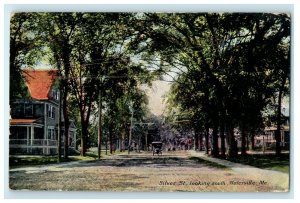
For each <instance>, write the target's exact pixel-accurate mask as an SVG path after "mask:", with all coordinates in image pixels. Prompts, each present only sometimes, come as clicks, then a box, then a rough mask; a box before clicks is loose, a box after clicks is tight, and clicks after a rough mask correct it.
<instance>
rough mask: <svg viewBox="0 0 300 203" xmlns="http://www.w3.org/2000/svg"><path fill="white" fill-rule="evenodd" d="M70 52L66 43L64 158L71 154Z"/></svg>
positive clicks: (64, 53) (64, 60)
mask: <svg viewBox="0 0 300 203" xmlns="http://www.w3.org/2000/svg"><path fill="white" fill-rule="evenodd" d="M70 54H71V50H70V48H69V45H68V44H65V46H64V47H63V50H62V57H63V64H64V72H65V75H64V79H63V87H64V88H63V91H64V92H63V116H64V138H65V139H64V158H65V159H68V156H69V127H70V120H69V109H68V95H69V76H70Z"/></svg>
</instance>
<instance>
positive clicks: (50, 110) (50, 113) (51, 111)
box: [47, 105, 55, 118]
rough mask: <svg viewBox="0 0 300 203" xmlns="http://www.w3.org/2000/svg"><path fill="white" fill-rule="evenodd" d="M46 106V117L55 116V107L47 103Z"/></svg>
mask: <svg viewBox="0 0 300 203" xmlns="http://www.w3.org/2000/svg"><path fill="white" fill-rule="evenodd" d="M47 106H48V107H47V108H48V117H49V118H55V107H54V106H51V105H47Z"/></svg>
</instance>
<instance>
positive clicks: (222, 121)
mask: <svg viewBox="0 0 300 203" xmlns="http://www.w3.org/2000/svg"><path fill="white" fill-rule="evenodd" d="M223 118H224V117H222V119H221V122H220V137H221V157H222V158H225V157H226V148H225V124H224V119H223Z"/></svg>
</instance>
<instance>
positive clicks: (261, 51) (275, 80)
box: [10, 13, 290, 158]
mask: <svg viewBox="0 0 300 203" xmlns="http://www.w3.org/2000/svg"><path fill="white" fill-rule="evenodd" d="M41 61H43V62H44V63H48V64H50V65H52V66H54V67H56V68H57V69H58V71H59V79H60V80H59V83H58V85H59V87H60V91H61V95H62V98H61V104H62V107H61V109H62V115H63V119H64V128H65V129H68V127H69V120H70V116H72V117H75V118H76V119H77V122H78V123H77V124H78V126H80V130H79V131H80V134H81V144H80V145H81V148H82V150H81V154H82V155H83V156H84V155H85V152H86V145H87V139H88V137H89V136H90V135H91V134H93V133H94V134H97V141H98V145H99V146H101V143H102V142H103V140H102V137H103V135H102V134H103V132H104V131H105V133H106V134H108V135H109V136H108V137H109V139H110V142H109V143H110V144H112V143H113V140H114V138H119V139H120V140H121V143H123V145H124V143H125V142H124V141H125V139H127V143H128V144H129V143H130V142H131V139H132V129H133V128H132V126H133V122H134V123H145V122H151V121H150V120H149V119H148V120H147V116H148V115H149V114H150V113H149V110H148V109H147V103H148V101H147V96H146V94H145V92H144V91H142V90H141V89H140V86H141V85H142V84H148V85H151V82H152V81H153V80H157V79H162V80H171V81H170V82H172V86H171V90H170V92H169V93H168V95H166V101H167V104H168V106H167V110H166V112H167V118H166V120H165V122H168V123H170V124H171V125H172V126H173V127H174V128H176V127H184V126H188V127H189V129H193V131H194V132H195V133H194V134H195V140H196V142H198V141H197V140H203V139H202V137H203V136H204V137H205V138H206V139H205V140H206V143H204V145H206V146H207V147H206V150H208V135H209V129H212V146H211V147H212V150H211V151H212V152H211V153H212V155H213V156H219V154H221V155H222V156H223V157H225V155H226V154H227V155H228V156H235V155H236V154H237V150H236V141H235V139H236V138H235V135H234V129H237V128H238V129H239V130H240V132H241V139H242V147H241V152H242V154H246V137H247V136H248V135H251V138H252V143H253V139H254V135H255V134H256V132H257V131H258V130H260V129H263V128H264V126H265V125H266V123H268V122H270V123H273V124H275V125H276V126H277V130H276V154H277V155H280V153H281V146H280V127H281V124H282V120H283V115H282V112H281V104H282V98H283V97H284V96H288V95H289V76H290V16H289V15H288V14H283V13H276V14H270V13H255V14H251V13H245V14H243V13H159V14H158V13H14V14H13V15H12V17H11V27H10V75H11V78H13V79H14V82H13V83H10V101H14V100H15V99H17V98H20V97H24V92H26V91H24V88H25V86H24V84H23V85H22V73H21V72H22V68H23V67H29V66H34V65H35V64H38V63H40V62H41ZM166 75H167V76H168V77H166ZM20 86H21V87H23V89H22V88H21V89H20ZM95 126H96V127H97V130H95ZM137 128H138V127H137ZM143 129H144V127H143V125H140V127H139V130H140V131H141V132H144V130H143ZM139 130H136V132H137V131H139ZM96 131H97V132H96ZM65 132H66V133H65V134H64V135H63V137H64V139H66V140H67V139H68V134H67V131H65ZM219 136H220V138H221V146H218V137H219ZM198 138H201V139H198ZM225 141H226V143H227V147H225V146H226V145H225ZM64 143H65V144H66V146H65V147H64V149H65V151H64V156H65V158H67V157H68V150H67V149H68V146H67V143H68V142H64ZM202 144H203V143H200V144H199V143H196V146H202ZM121 145H122V144H121ZM219 147H220V149H219ZM112 149H113V147H112V146H111V147H110V150H112ZM198 149H199V150H201V149H200V148H198ZM98 152H99V157H100V152H101V149H100V147H99V151H98ZM59 156H60V154H59Z"/></svg>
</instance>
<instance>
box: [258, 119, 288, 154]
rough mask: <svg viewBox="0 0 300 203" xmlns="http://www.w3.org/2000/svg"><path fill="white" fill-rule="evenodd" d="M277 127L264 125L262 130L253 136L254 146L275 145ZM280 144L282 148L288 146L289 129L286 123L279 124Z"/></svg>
mask: <svg viewBox="0 0 300 203" xmlns="http://www.w3.org/2000/svg"><path fill="white" fill-rule="evenodd" d="M276 130H277V128H276V127H275V126H271V127H266V128H265V130H264V132H263V133H261V134H258V135H256V136H255V138H254V145H255V146H256V147H263V146H264V147H275V145H276V138H275V133H276ZM280 140H281V142H280V145H281V146H282V147H283V148H284V149H286V148H287V149H288V148H289V144H290V129H289V126H288V125H283V126H281V129H280Z"/></svg>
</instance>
